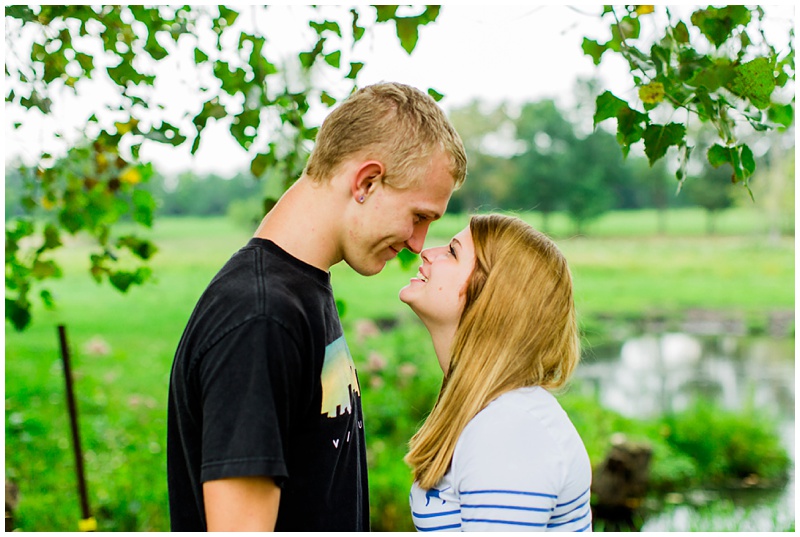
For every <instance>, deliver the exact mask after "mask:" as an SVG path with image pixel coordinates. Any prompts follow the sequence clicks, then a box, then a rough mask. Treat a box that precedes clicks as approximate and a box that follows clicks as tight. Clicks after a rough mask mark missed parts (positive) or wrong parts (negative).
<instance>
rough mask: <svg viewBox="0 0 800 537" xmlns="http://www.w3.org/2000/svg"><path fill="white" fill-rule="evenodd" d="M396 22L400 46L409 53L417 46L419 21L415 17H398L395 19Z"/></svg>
mask: <svg viewBox="0 0 800 537" xmlns="http://www.w3.org/2000/svg"><path fill="white" fill-rule="evenodd" d="M395 24H397V37H398V38H399V39H400V46H401V47H403V50H405V51H406V52H407V53H409V54H411V53H412V52H413V51H414V48H415V47H416V46H417V39H419V31H418V30H417V28H418V26H419V21H418V20H417V18H416V17H398V18H397V19H395Z"/></svg>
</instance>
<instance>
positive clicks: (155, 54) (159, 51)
mask: <svg viewBox="0 0 800 537" xmlns="http://www.w3.org/2000/svg"><path fill="white" fill-rule="evenodd" d="M156 33H157V32H155V31H153V30H150V32H149V33H148V35H147V42H146V43H145V45H144V50H145V51H146V52H147V53H148V54H150V56H152V58H153V59H154V60H156V61H158V60H163V59H164V58H166V57H167V49H165V48H164V47H162V46H161V45H160V44H159V43H158V40H157V39H156Z"/></svg>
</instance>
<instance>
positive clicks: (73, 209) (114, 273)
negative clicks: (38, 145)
mask: <svg viewBox="0 0 800 537" xmlns="http://www.w3.org/2000/svg"><path fill="white" fill-rule="evenodd" d="M104 134H105V133H104ZM44 157H45V160H44V161H43V162H42V163H41V164H40V165H39V166H37V167H35V168H23V169H22V170H21V178H22V192H23V194H22V198H21V204H22V215H21V216H18V217H16V218H14V219H12V220H11V221H10V223H8V224H7V225H6V246H5V253H6V302H5V305H6V318H7V319H8V320H9V321H11V323H12V325H13V326H14V328H15V329H17V330H23V329H25V328H26V327H27V326H28V324H29V323H30V321H31V298H30V294H31V292H32V290H33V288H34V286H35V284H36V283H37V282H42V281H43V280H47V279H50V278H58V277H60V276H61V275H62V269H61V267H60V265H59V264H58V262H57V260H56V259H54V257H53V254H54V252H55V251H56V250H57V249H59V248H61V247H62V246H64V244H65V238H64V236H65V235H71V236H76V235H77V234H79V233H85V234H88V235H89V236H90V237H91V239H92V241H93V242H94V244H95V245H96V250H95V252H94V253H92V254H91V257H90V267H89V273H90V274H91V276H92V278H93V279H94V280H95V281H97V282H98V283H100V282H102V281H103V280H104V279H106V278H107V279H108V281H109V282H110V283H111V285H112V286H114V287H115V288H116V289H118V290H119V291H122V292H126V291H127V290H128V289H129V288H130V286H131V285H139V284H142V283H144V282H145V281H147V280H148V278H150V276H151V271H150V269H149V268H148V267H147V266H145V265H143V264H142V265H139V266H138V267H134V268H131V267H129V266H128V265H130V263H129V262H125V259H124V258H125V257H131V258H133V259H138V260H140V261H143V262H144V261H147V260H149V259H150V258H151V257H152V256H153V255H154V254H155V253H156V251H157V248H156V246H155V245H154V244H153V243H152V242H150V241H148V240H145V239H142V238H140V237H138V236H136V235H135V234H125V235H117V234H115V233H114V226H115V224H117V223H118V222H119V221H121V220H128V219H132V220H133V221H134V222H135V223H137V224H140V225H142V226H146V227H150V226H151V225H152V223H153V213H154V211H155V209H156V202H155V200H154V199H153V197H152V195H151V194H150V193H149V192H148V191H147V190H145V189H144V188H142V184H143V183H145V182H146V181H148V180H149V178H150V176H151V175H152V169H151V167H150V166H149V165H141V164H131V163H130V162H128V161H127V160H126V159H124V158H123V157H121V156H120V155H119V153H118V152H117V148H116V146H115V145H114V144H113V137H109V136H108V135H106V136H101V137H99V138H98V139H97V140H95V141H94V142H93V143H87V144H83V145H80V146H76V147H74V148H72V149H70V151H69V152H68V153H67V155H65V156H64V157H63V158H62V159H59V160H58V161H56V162H53V163H52V164H51V165H49V166H48V165H45V163H46V162H48V160H52V159H50V157H49V155H44ZM123 252H125V253H126V255H123V254H122V253H123ZM39 296H40V297H41V299H42V301H43V303H44V305H45V306H46V307H53V306H54V305H55V299H54V296H53V294H52V293H51V291H50V290H48V289H46V288H43V289H41V290H40V291H39Z"/></svg>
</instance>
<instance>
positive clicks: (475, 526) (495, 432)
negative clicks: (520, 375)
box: [453, 412, 565, 531]
mask: <svg viewBox="0 0 800 537" xmlns="http://www.w3.org/2000/svg"><path fill="white" fill-rule="evenodd" d="M564 465H565V461H564V460H563V457H562V456H561V455H560V453H559V447H558V446H557V445H555V443H554V442H553V439H552V438H550V437H549V435H548V434H547V432H546V431H544V430H542V428H541V427H539V426H537V423H536V420H532V419H531V418H530V417H529V416H527V415H526V414H525V413H524V412H516V413H512V414H511V415H510V416H508V415H506V416H502V417H498V416H496V415H493V414H479V415H478V416H476V417H475V418H474V419H473V421H472V422H470V423H469V424H468V426H467V427H466V428H465V429H464V432H463V433H462V436H461V438H460V439H459V444H458V446H457V448H456V452H455V453H454V458H453V474H454V478H455V485H456V487H457V490H458V491H459V494H460V497H461V522H462V527H461V529H462V530H463V531H547V530H548V529H550V530H552V529H558V528H550V527H549V524H550V519H551V516H552V514H553V512H554V510H555V509H556V506H557V504H558V498H559V493H560V491H561V490H562V487H563V482H564Z"/></svg>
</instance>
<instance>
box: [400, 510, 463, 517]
mask: <svg viewBox="0 0 800 537" xmlns="http://www.w3.org/2000/svg"><path fill="white" fill-rule="evenodd" d="M411 514H412V515H414V516H415V517H417V518H434V517H437V516H445V515H457V514H458V509H456V510H455V511H442V512H441V513H424V514H423V513H415V512H414V511H411Z"/></svg>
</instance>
